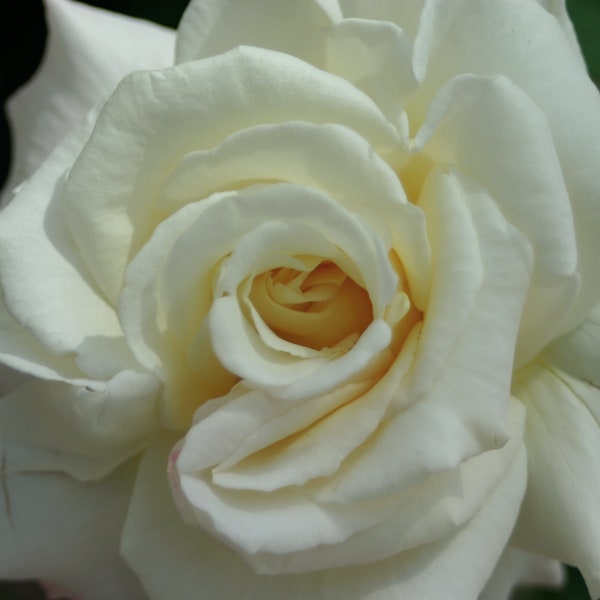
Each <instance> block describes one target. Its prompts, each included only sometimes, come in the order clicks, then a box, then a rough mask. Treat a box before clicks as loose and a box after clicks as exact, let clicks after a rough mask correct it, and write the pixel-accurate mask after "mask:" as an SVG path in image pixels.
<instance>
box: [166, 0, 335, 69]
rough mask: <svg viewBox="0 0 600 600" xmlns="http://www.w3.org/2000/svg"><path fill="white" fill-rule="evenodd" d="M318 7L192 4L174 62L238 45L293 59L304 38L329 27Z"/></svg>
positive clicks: (262, 1)
mask: <svg viewBox="0 0 600 600" xmlns="http://www.w3.org/2000/svg"><path fill="white" fill-rule="evenodd" d="M320 4H321V2H318V1H313V0H311V1H309V2H286V3H282V2H279V1H278V0H255V1H254V2H252V3H251V4H250V3H249V2H244V0H241V1H240V0H200V1H192V2H190V3H189V4H188V7H187V8H186V10H185V12H184V14H183V17H182V19H181V22H180V24H179V29H178V32H177V58H176V62H177V63H181V62H186V61H190V60H197V59H199V58H206V57H209V56H214V55H216V54H221V53H222V52H226V51H227V50H231V49H232V48H235V47H236V46H240V45H248V46H257V47H259V48H270V49H273V50H279V51H281V52H287V53H289V54H294V50H295V49H296V48H297V47H298V46H299V45H300V44H302V42H303V41H304V40H305V39H306V37H307V36H309V35H310V34H311V33H312V32H313V31H315V30H316V29H320V28H321V27H325V26H327V25H328V24H329V23H330V18H328V16H327V11H326V10H324V9H323V8H321V6H320ZM274 23H277V26H276V27H274V26H273V24H274Z"/></svg>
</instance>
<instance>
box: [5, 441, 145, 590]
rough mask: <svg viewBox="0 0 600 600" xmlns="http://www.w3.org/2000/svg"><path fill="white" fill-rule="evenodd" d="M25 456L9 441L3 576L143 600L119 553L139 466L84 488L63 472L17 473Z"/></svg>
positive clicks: (125, 467) (122, 470) (130, 465)
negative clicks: (15, 465) (16, 466)
mask: <svg viewBox="0 0 600 600" xmlns="http://www.w3.org/2000/svg"><path fill="white" fill-rule="evenodd" d="M18 455H19V450H18V449H17V448H14V447H12V446H11V445H10V444H6V443H3V445H2V463H1V464H2V468H1V471H0V476H1V479H2V486H1V487H0V498H1V499H2V506H1V508H0V511H1V512H2V518H1V519H0V577H2V578H3V579H8V578H10V579H33V578H40V579H42V578H43V579H48V580H50V581H54V582H56V583H59V584H61V585H64V586H65V587H67V588H68V589H70V590H72V591H73V592H75V593H77V594H79V595H81V597H82V598H85V599H86V600H114V598H128V599H129V598H131V599H132V600H136V599H139V600H143V599H144V598H145V597H146V596H145V595H144V593H143V591H142V589H141V587H140V585H139V582H138V580H137V578H136V577H135V575H134V574H133V573H132V572H131V570H130V569H129V568H128V567H127V565H126V563H125V562H124V561H123V559H122V558H121V557H120V556H119V552H118V544H119V534H120V532H121V529H122V527H123V519H124V517H125V512H126V510H127V505H128V502H129V496H130V493H131V486H132V482H133V478H134V474H135V469H136V462H134V463H129V464H127V465H125V466H123V467H121V468H120V469H119V470H117V471H115V472H114V473H113V474H112V475H110V476H109V477H107V478H105V479H103V480H102V481H101V482H97V483H85V484H83V483H79V482H76V481H74V480H73V479H71V478H70V477H68V476H67V475H63V474H59V473H44V474H42V473H36V472H33V471H29V472H19V471H18V470H17V471H14V470H13V459H16V460H18Z"/></svg>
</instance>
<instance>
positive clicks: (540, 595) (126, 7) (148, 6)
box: [0, 0, 600, 600]
mask: <svg viewBox="0 0 600 600" xmlns="http://www.w3.org/2000/svg"><path fill="white" fill-rule="evenodd" d="M187 1H188V0H90V1H89V2H88V3H89V4H94V5H96V6H102V7H104V8H107V9H109V10H114V11H119V12H123V13H127V14H130V15H135V16H140V17H143V18H146V19H151V20H153V21H156V22H159V23H162V24H164V25H168V26H171V27H176V26H177V23H178V22H179V19H180V17H181V14H182V12H183V9H184V8H185V6H186V5H187ZM298 1H300V0H298ZM490 1H495V2H501V1H502V0H490ZM567 6H568V9H569V13H570V15H571V18H572V20H573V23H574V25H575V28H576V31H577V34H578V37H579V40H580V43H581V46H582V50H583V54H584V56H585V58H586V61H587V63H588V68H589V71H590V75H591V76H592V79H593V80H594V81H595V82H596V83H597V84H600V0H567ZM599 161H600V157H599ZM598 509H599V510H600V499H599V506H598ZM465 569H468V565H465ZM40 597H41V596H40V595H38V592H37V591H36V590H34V589H32V588H31V587H30V586H27V587H26V588H25V587H21V588H20V589H17V588H16V587H15V586H14V585H5V584H0V600H17V599H19V598H23V599H25V598H28V599H33V598H40ZM514 598H515V600H589V595H588V593H587V591H586V588H585V584H584V583H583V580H582V578H581V576H580V575H579V573H578V572H577V571H576V570H575V569H569V570H568V582H567V586H566V587H565V588H563V589H562V590H561V591H548V590H538V589H536V590H534V589H531V590H521V591H519V592H517V593H516V594H515V596H514ZM115 600H120V599H115ZM123 600H124V599H123ZM190 600H192V599H190ZM269 600H271V599H269ZM272 600H276V599H272ZM423 600H427V599H423Z"/></svg>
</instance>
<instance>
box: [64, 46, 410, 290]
mask: <svg viewBox="0 0 600 600" xmlns="http://www.w3.org/2000/svg"><path fill="white" fill-rule="evenodd" d="M182 98H185V102H182ZM290 120H293V121H298V120H304V121H310V122H313V123H316V124H319V123H327V122H336V123H340V124H342V125H347V126H349V127H351V128H352V129H354V130H355V131H357V132H358V133H359V134H360V135H362V136H363V137H364V138H365V139H367V140H368V141H369V143H370V144H371V145H372V146H373V147H374V149H375V150H376V151H377V152H378V153H383V154H385V153H387V152H390V151H391V150H392V149H393V148H395V147H396V146H397V145H398V144H399V134H398V133H397V132H396V130H395V129H394V128H393V127H392V126H391V125H390V124H389V123H387V122H386V121H385V119H384V118H383V117H382V115H381V113H380V112H379V110H378V109H377V107H376V106H375V105H374V104H373V102H372V101H371V100H370V99H369V98H368V97H367V96H365V95H364V94H363V93H362V92H360V91H358V90H357V89H356V88H354V87H353V86H352V85H350V84H349V83H348V82H345V81H343V80H342V79H339V78H337V77H335V76H333V75H329V74H326V73H324V72H322V71H319V70H318V69H315V68H314V67H311V66H309V65H307V64H306V63H304V62H302V61H299V60H297V59H294V58H292V57H289V56H285V55H282V54H278V53H274V52H269V51H266V50H260V49H257V48H239V49H237V50H233V51H231V52H229V53H227V54H225V55H220V56H217V57H214V58H211V59H207V60H205V61H196V62H191V63H185V64H181V65H178V66H177V67H173V68H171V69H165V70H163V71H144V72H138V73H135V74H133V75H131V76H129V77H127V78H125V79H124V81H123V82H122V83H121V84H120V86H119V87H118V89H117V91H116V92H115V94H113V95H112V96H111V98H110V99H109V100H108V102H107V103H106V105H105V107H104V109H103V111H102V113H101V114H100V116H99V118H98V122H97V124H96V127H95V129H94V132H93V134H92V137H91V139H90V141H89V143H88V144H87V145H86V147H85V149H84V151H83V152H82V153H81V154H80V156H79V158H78V160H77V162H76V163H75V165H74V166H73V168H72V169H71V171H70V173H69V177H68V179H67V182H66V188H65V191H64V194H63V198H62V201H63V203H64V206H65V211H66V217H67V222H68V224H69V228H70V230H71V233H72V235H73V237H74V238H75V241H76V244H77V246H78V249H79V252H80V254H81V255H82V257H83V260H84V261H85V263H86V264H87V265H88V267H89V268H90V271H91V272H92V273H93V275H94V278H95V280H96V282H97V284H98V286H99V287H100V288H101V289H102V290H103V292H104V293H105V294H106V296H107V297H108V298H110V299H112V300H113V301H115V302H116V297H117V295H118V292H119V289H120V287H121V284H122V280H123V274H124V270H125V268H126V265H127V263H128V262H129V261H130V260H131V258H132V257H133V256H134V255H135V254H136V253H137V252H138V251H139V249H140V248H141V246H142V245H143V244H144V243H145V242H146V241H147V240H148V238H149V236H150V235H151V232H152V231H153V230H154V229H155V227H156V225H157V223H158V222H159V221H160V220H162V219H163V218H164V216H165V215H164V214H163V213H162V211H161V210H160V207H159V205H158V203H157V195H158V194H159V192H160V188H161V185H162V183H163V181H164V180H165V179H166V177H167V176H168V174H169V172H170V171H171V170H172V169H173V168H174V167H175V165H176V164H177V162H178V161H179V159H180V158H181V157H182V156H184V155H185V154H187V153H189V152H191V151H194V150H204V149H207V148H212V147H213V146H215V145H217V144H218V143H219V142H220V141H222V140H223V139H224V138H226V137H227V136H229V135H230V134H231V133H233V132H235V131H239V130H241V129H245V128H247V127H251V126H254V125H258V124H264V123H280V122H285V121H290ZM107 156H110V160H105V159H106V157H107Z"/></svg>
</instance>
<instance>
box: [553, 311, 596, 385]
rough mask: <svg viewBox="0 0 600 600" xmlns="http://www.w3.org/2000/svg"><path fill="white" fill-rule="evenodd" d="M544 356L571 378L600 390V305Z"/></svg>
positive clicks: (556, 342)
mask: <svg viewBox="0 0 600 600" xmlns="http://www.w3.org/2000/svg"><path fill="white" fill-rule="evenodd" d="M542 357H543V359H544V360H545V361H547V362H549V363H550V364H552V365H556V366H557V367H558V368H559V369H560V370H562V371H566V372H567V373H568V374H569V375H571V376H572V377H575V378H576V379H581V380H583V381H586V382H588V383H591V384H592V385H595V386H596V387H600V304H599V305H598V306H597V307H596V308H595V309H594V310H593V311H592V312H591V313H590V315H589V316H588V317H587V319H586V320H585V321H583V322H582V323H581V324H580V325H579V326H578V327H576V328H575V329H574V330H573V331H571V332H570V333H567V334H566V335H563V336H562V337H559V338H558V339H557V340H555V341H554V342H552V343H551V344H550V345H549V346H548V347H547V348H546V349H545V350H544V352H543V354H542Z"/></svg>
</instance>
